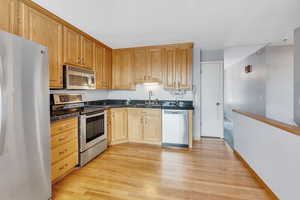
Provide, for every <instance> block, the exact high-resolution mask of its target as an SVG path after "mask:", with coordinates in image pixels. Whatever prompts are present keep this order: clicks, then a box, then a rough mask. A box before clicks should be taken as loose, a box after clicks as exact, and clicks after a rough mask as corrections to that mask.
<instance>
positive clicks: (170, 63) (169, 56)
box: [164, 47, 176, 89]
mask: <svg viewBox="0 0 300 200" xmlns="http://www.w3.org/2000/svg"><path fill="white" fill-rule="evenodd" d="M175 63H176V48H175V47H166V48H165V52H164V87H165V88H166V89H175V88H176V65H175Z"/></svg>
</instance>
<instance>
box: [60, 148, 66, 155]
mask: <svg viewBox="0 0 300 200" xmlns="http://www.w3.org/2000/svg"><path fill="white" fill-rule="evenodd" d="M66 152H68V149H65V150H64V151H60V152H59V153H58V154H59V155H63V154H64V153H66Z"/></svg>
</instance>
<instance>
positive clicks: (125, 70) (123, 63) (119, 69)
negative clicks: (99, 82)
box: [112, 49, 134, 90]
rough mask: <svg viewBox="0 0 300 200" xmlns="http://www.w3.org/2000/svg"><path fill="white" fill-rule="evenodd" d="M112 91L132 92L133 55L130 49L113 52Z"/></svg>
mask: <svg viewBox="0 0 300 200" xmlns="http://www.w3.org/2000/svg"><path fill="white" fill-rule="evenodd" d="M112 59H113V62H112V69H113V70H112V89H115V90H132V89H134V84H133V69H132V67H133V54H132V50H130V49H122V50H113V52H112Z"/></svg>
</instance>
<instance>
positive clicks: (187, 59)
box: [176, 46, 193, 90]
mask: <svg viewBox="0 0 300 200" xmlns="http://www.w3.org/2000/svg"><path fill="white" fill-rule="evenodd" d="M192 54H193V52H192V47H190V46H183V47H178V48H177V50H176V72H177V73H176V74H177V88H178V89H184V90H190V89H192Z"/></svg>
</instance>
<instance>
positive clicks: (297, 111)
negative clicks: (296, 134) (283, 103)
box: [294, 28, 300, 126]
mask: <svg viewBox="0 0 300 200" xmlns="http://www.w3.org/2000/svg"><path fill="white" fill-rule="evenodd" d="M294 40H295V56H294V62H295V66H294V120H295V122H296V123H297V125H298V126H300V28H298V29H296V31H295V35H294Z"/></svg>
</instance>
